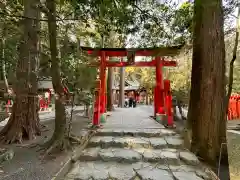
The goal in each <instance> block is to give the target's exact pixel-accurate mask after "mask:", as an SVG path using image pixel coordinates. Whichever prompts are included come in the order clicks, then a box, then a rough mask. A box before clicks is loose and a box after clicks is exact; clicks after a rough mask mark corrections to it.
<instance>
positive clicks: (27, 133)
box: [0, 0, 40, 143]
mask: <svg viewBox="0 0 240 180" xmlns="http://www.w3.org/2000/svg"><path fill="white" fill-rule="evenodd" d="M38 5H39V0H25V1H24V16H26V17H30V18H26V19H24V20H23V26H24V34H23V37H22V41H21V44H20V55H19V60H18V63H17V72H16V78H17V79H16V82H15V84H14V85H15V86H14V92H15V94H16V98H15V102H14V104H13V108H12V114H11V116H10V119H9V121H8V123H7V125H6V126H5V127H4V128H3V130H2V131H1V132H0V135H1V137H2V140H3V141H5V142H7V143H12V142H19V143H21V142H22V140H23V138H24V139H25V138H26V139H34V138H35V136H36V135H40V126H39V116H38V94H37V90H38V85H37V69H38V67H37V64H38V63H37V62H38V60H39V49H38V45H39V44H38V38H39V37H38V31H39V21H38V20H36V19H38V18H39V17H38V15H39V11H38V10H37V8H38V7H37V6H38ZM31 18H32V19H31ZM34 19H35V20H34Z"/></svg>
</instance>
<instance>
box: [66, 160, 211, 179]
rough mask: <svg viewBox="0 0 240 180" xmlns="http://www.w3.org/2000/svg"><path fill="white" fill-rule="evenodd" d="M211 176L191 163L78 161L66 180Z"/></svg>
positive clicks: (200, 177)
mask: <svg viewBox="0 0 240 180" xmlns="http://www.w3.org/2000/svg"><path fill="white" fill-rule="evenodd" d="M210 177H211V176H210V175H209V174H208V172H207V171H205V170H204V169H203V168H201V167H196V166H189V165H182V166H171V165H169V166H164V165H161V164H155V163H145V162H138V163H133V164H123V163H116V162H102V161H94V162H77V163H76V164H75V165H74V167H73V168H72V170H71V171H70V172H69V173H68V174H67V175H66V176H65V180H74V179H75V180H90V179H91V180H110V179H114V180H139V179H144V180H146V179H148V180H210Z"/></svg>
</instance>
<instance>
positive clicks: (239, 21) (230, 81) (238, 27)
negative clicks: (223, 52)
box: [225, 5, 240, 113]
mask: <svg viewBox="0 0 240 180" xmlns="http://www.w3.org/2000/svg"><path fill="white" fill-rule="evenodd" d="M239 31H240V5H239V6H238V15H237V24H236V37H235V43H234V47H233V56H232V60H231V62H230V67H229V77H228V91H227V94H226V100H225V102H226V104H225V108H226V109H225V110H226V113H228V104H229V98H230V96H231V94H232V85H233V68H234V62H235V60H236V56H237V47H238V39H239Z"/></svg>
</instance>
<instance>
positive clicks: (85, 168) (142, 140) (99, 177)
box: [65, 128, 211, 180]
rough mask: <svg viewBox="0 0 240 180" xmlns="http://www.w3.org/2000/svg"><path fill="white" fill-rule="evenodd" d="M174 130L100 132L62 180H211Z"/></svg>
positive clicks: (105, 130)
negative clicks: (183, 145)
mask: <svg viewBox="0 0 240 180" xmlns="http://www.w3.org/2000/svg"><path fill="white" fill-rule="evenodd" d="M182 143H183V141H182V139H181V137H180V136H179V135H178V134H177V133H176V132H175V131H173V130H167V129H164V128H161V129H137V130H135V129H133V130H131V129H129V130H127V129H125V130H120V129H116V130H113V129H101V130H100V131H99V132H98V133H97V134H96V136H95V137H93V138H92V139H91V140H90V142H89V144H88V147H87V148H86V149H85V150H84V151H83V154H82V156H81V157H80V159H79V161H78V162H77V163H75V164H74V167H73V168H72V170H71V171H70V172H69V173H68V174H67V175H66V176H65V180H72V179H75V180H210V179H211V178H210V175H209V173H208V172H207V170H206V168H204V166H203V165H202V164H201V163H200V162H199V160H198V159H197V157H196V156H195V155H194V154H192V153H190V152H188V151H187V150H185V149H184V148H183V147H182Z"/></svg>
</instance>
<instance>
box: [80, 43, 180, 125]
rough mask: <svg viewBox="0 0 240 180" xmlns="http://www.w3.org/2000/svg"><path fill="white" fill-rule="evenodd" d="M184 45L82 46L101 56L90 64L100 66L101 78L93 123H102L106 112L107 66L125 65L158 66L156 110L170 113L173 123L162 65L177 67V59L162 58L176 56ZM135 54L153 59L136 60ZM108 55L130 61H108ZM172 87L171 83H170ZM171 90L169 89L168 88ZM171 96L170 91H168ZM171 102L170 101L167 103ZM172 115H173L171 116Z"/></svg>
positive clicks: (169, 122)
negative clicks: (102, 117)
mask: <svg viewBox="0 0 240 180" xmlns="http://www.w3.org/2000/svg"><path fill="white" fill-rule="evenodd" d="M181 47H182V46H173V47H163V48H130V49H126V48H90V47H81V50H82V51H85V52H87V53H88V55H92V56H96V57H100V61H99V62H93V63H91V64H89V66H93V67H99V68H100V80H99V82H98V88H97V91H96V100H95V104H94V116H93V121H92V123H93V125H95V126H98V125H99V124H100V122H99V119H100V116H101V115H102V114H103V113H105V112H106V68H107V67H125V66H137V67H143V66H147V67H156V86H155V93H154V110H155V112H154V113H155V115H156V113H159V114H167V115H168V125H169V126H172V125H173V118H172V115H171V114H169V113H168V112H170V111H169V110H168V109H169V108H172V107H166V103H165V96H164V83H163V73H162V67H163V66H168V67H176V66H177V62H176V61H167V60H164V59H163V58H161V56H174V55H177V54H178V53H179V51H180V49H181ZM135 56H151V57H153V60H152V61H147V62H146V61H140V62H135ZM108 57H127V58H128V61H127V62H123V61H119V62H111V61H107V58H108ZM169 87H170V84H169ZM168 91H169V90H168ZM167 94H168V96H169V93H167ZM167 104H169V103H167ZM170 116H171V117H170Z"/></svg>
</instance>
